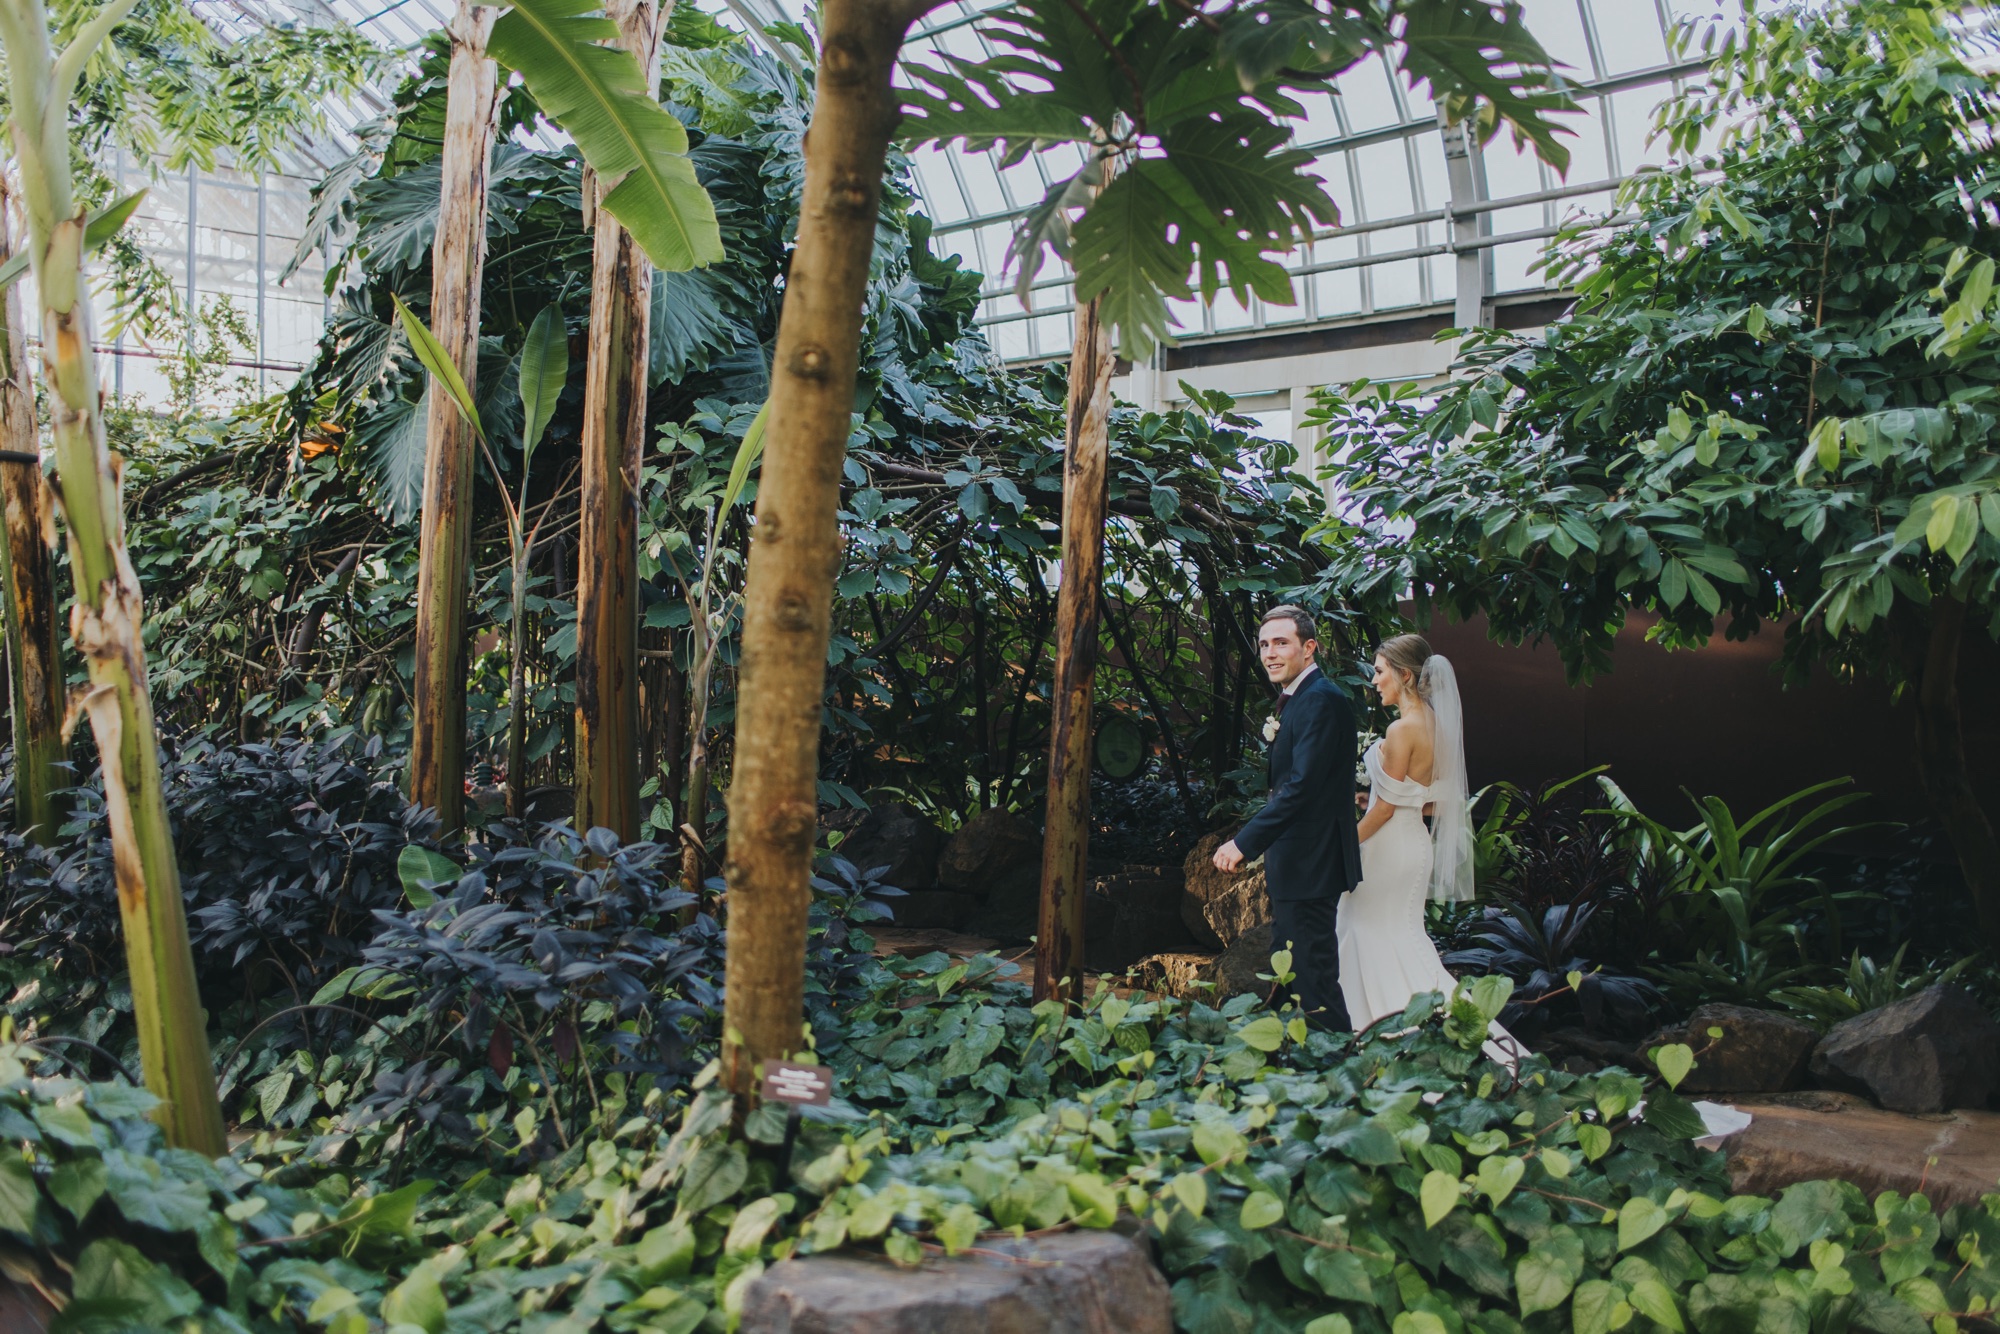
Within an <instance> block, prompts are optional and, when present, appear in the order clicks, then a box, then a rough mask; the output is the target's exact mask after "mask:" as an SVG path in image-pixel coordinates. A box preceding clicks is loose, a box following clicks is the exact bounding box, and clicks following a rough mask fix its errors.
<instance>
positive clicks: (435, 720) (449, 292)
mask: <svg viewBox="0 0 2000 1334" xmlns="http://www.w3.org/2000/svg"><path fill="white" fill-rule="evenodd" d="M498 12H499V11H498V10H495V9H492V8H489V7H486V6H480V7H476V8H475V7H474V6H473V4H472V3H471V0H458V12H457V13H456V14H455V15H454V16H453V18H452V21H451V71H450V74H449V76H448V77H449V83H448V85H447V91H446V101H445V124H444V161H443V164H442V170H443V177H444V184H443V186H442V189H441V193H440V206H439V211H438V227H437V242H436V244H435V246H434V247H433V248H432V250H431V309H430V327H431V332H432V333H433V334H435V335H436V336H437V340H438V342H439V343H441V344H443V345H444V351H445V355H446V356H448V357H450V358H451V361H452V364H453V365H454V366H456V367H457V368H458V373H459V374H460V375H461V376H462V377H464V379H465V387H466V389H467V390H469V391H471V392H473V393H477V392H478V390H477V386H476V384H475V380H476V376H477V373H478V369H479V284H480V280H481V277H482V275H483V273H484V271H485V268H486V173H487V168H488V165H489V163H490V161H491V158H492V155H493V134H494V128H495V125H496V118H497V114H498V111H499V93H498V71H497V69H496V67H495V66H494V64H493V62H492V61H491V60H489V59H487V57H486V42H487V38H488V37H490V36H491V35H492V32H493V21H494V18H495V17H496V16H497V14H498ZM427 401H428V403H429V434H428V437H427V440H428V446H427V450H426V453H425V456H424V511H423V523H422V527H421V529H420V530H419V533H418V550H419V553H420V554H419V559H418V572H417V630H416V635H417V645H416V649H417V669H416V684H415V689H414V701H413V702H414V712H415V720H414V726H413V729H412V731H411V735H410V799H411V800H412V801H414V802H416V803H417V804H418V805H420V806H429V807H432V808H434V809H435V810H436V811H437V813H438V819H439V821H440V822H441V823H442V825H443V827H444V833H445V836H446V837H450V836H451V835H453V834H456V833H458V832H460V831H461V830H462V829H464V827H465V613H466V603H467V601H468V599H469V598H470V597H471V579H472V519H473V515H472V459H473V451H474V449H475V448H476V441H475V439H474V436H473V433H472V425H471V423H470V422H468V421H466V420H465V418H464V417H463V416H461V415H460V414H459V411H458V408H457V407H456V406H455V405H453V403H452V401H451V397H450V396H449V395H448V394H446V393H444V391H442V390H441V389H438V388H437V387H435V386H433V387H432V389H431V391H430V395H429V398H428V400H427ZM495 480H496V481H497V480H498V479H497V478H496V479H495Z"/></svg>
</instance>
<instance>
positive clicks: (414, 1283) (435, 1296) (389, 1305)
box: [382, 1265, 450, 1334]
mask: <svg viewBox="0 0 2000 1334" xmlns="http://www.w3.org/2000/svg"><path fill="white" fill-rule="evenodd" d="M449 1309H450V1308H449V1306H448V1305H447V1304H446V1302H445V1299H444V1289H443V1287H441V1286H440V1285H439V1283H438V1281H437V1276H436V1275H435V1274H433V1273H432V1272H431V1270H430V1267H429V1266H428V1265H418V1266H417V1268H416V1270H415V1272H413V1273H412V1274H411V1275H410V1276H409V1277H408V1278H406V1279H404V1280H403V1281H402V1282H401V1283H398V1284H397V1285H396V1286H395V1287H393V1288H391V1289H389V1291H388V1292H386V1293H384V1294H383V1296H382V1319H383V1320H385V1321H386V1322H388V1323H389V1324H392V1325H415V1326H417V1327H418V1328H419V1329H422V1330H424V1331H425V1334H444V1321H445V1315H446V1313H447V1312H448V1311H449Z"/></svg>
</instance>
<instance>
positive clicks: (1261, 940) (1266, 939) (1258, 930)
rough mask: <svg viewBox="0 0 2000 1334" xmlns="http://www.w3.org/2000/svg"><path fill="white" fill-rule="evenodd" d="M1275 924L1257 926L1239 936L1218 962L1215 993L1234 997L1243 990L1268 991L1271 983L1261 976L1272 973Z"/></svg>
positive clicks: (1217, 957)
mask: <svg viewBox="0 0 2000 1334" xmlns="http://www.w3.org/2000/svg"><path fill="white" fill-rule="evenodd" d="M1271 948H1272V947H1271V924H1270V923H1269V922H1265V923H1263V924H1261V925H1259V926H1253V927H1251V928H1250V929H1249V930H1248V931H1245V932H1244V933H1243V934H1242V935H1240V936H1238V937H1237V938H1236V940H1235V942H1234V943H1233V944H1231V945H1230V947H1229V948H1228V949H1226V950H1224V951H1223V952H1222V953H1221V954H1219V955H1217V956H1216V960H1215V993H1216V995H1218V996H1234V995H1235V994H1236V993H1238V992H1240V991H1255V992H1259V993H1262V992H1266V991H1269V990H1270V989H1271V984H1270V983H1269V982H1266V981H1264V980H1263V979H1261V978H1259V977H1258V976H1257V974H1259V973H1268V972H1270V971H1271Z"/></svg>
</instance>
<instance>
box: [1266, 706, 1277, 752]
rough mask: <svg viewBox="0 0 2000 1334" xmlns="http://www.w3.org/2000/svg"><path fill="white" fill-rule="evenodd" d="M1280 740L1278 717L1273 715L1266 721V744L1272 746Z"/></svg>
mask: <svg viewBox="0 0 2000 1334" xmlns="http://www.w3.org/2000/svg"><path fill="white" fill-rule="evenodd" d="M1277 739H1278V715H1277V714H1275V713H1274V714H1272V715H1271V716H1270V717H1268V718H1266V719H1265V720H1264V744H1265V745H1267V746H1268V745H1270V744H1271V743H1272V742H1273V741H1276V740H1277Z"/></svg>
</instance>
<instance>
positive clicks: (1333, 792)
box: [1214, 605, 1361, 1030]
mask: <svg viewBox="0 0 2000 1334" xmlns="http://www.w3.org/2000/svg"><path fill="white" fill-rule="evenodd" d="M1257 648H1258V652H1259V654H1260V655H1261V656H1262V658H1263V660H1264V671H1265V673H1266V674H1268V675H1269V676H1270V678H1271V684H1272V685H1275V686H1277V687H1278V688H1279V690H1280V691H1281V692H1282V693H1281V694H1279V696H1278V702H1277V734H1276V735H1275V736H1272V735H1271V732H1270V728H1269V727H1268V726H1267V727H1266V729H1265V735H1266V737H1267V738H1269V739H1270V742H1271V753H1270V778H1271V796H1270V799H1269V800H1268V801H1266V802H1265V803H1264V809H1263V810H1261V811H1258V812H1257V814H1256V815H1254V816H1253V817H1251V820H1250V823H1248V824H1246V825H1244V826H1243V828H1242V830H1241V831H1240V832H1238V834H1237V835H1236V837H1235V838H1234V839H1232V840H1231V841H1229V842H1227V843H1224V844H1223V845H1222V846H1221V847H1219V848H1217V849H1216V850H1215V859H1214V860H1215V865H1216V868H1217V869H1218V870H1222V871H1234V870H1236V869H1238V868H1239V867H1241V866H1242V865H1243V863H1244V862H1245V861H1247V860H1253V859H1255V858H1256V857H1258V856H1260V855H1261V856H1262V857H1263V858H1264V885H1265V889H1266V892H1268V893H1269V894H1270V896H1271V942H1272V944H1273V945H1274V946H1275V947H1279V948H1282V947H1283V946H1284V945H1285V944H1286V942H1288V941H1289V942H1290V944H1291V950H1292V971H1293V972H1294V973H1296V974H1298V976H1297V978H1296V979H1295V980H1294V982H1293V983H1292V985H1293V987H1294V989H1295V990H1296V991H1297V992H1298V996H1299V1001H1300V1003H1301V1004H1302V1005H1303V1006H1304V1007H1305V1010H1306V1012H1307V1013H1308V1014H1312V1015H1316V1016H1317V1020H1316V1022H1318V1023H1320V1024H1322V1025H1324V1026H1325V1027H1327V1028H1331V1029H1343V1030H1344V1029H1347V1028H1350V1027H1352V1025H1351V1024H1350V1023H1349V1022H1348V1017H1347V1003H1346V1002H1345V1001H1344V1000H1343V999H1342V997H1341V991H1340V945H1339V942H1338V940H1337V939H1336V937H1335V935H1334V915H1335V912H1336V911H1337V905H1338V904H1339V901H1340V896H1341V895H1342V894H1344V893H1346V892H1347V891H1348V890H1350V889H1353V888H1354V886H1355V885H1356V884H1358V883H1359V882H1360V880H1361V845H1360V843H1359V841H1358V840H1357V839H1356V837H1355V829H1354V746H1355V733H1354V709H1353V707H1352V706H1351V705H1350V704H1349V703H1348V699H1347V695H1346V693H1345V692H1343V691H1342V690H1341V689H1340V687H1339V686H1336V685H1335V684H1334V683H1333V682H1332V681H1329V680H1328V679H1327V677H1326V674H1325V673H1324V672H1322V671H1320V670H1319V667H1318V665H1317V664H1316V663H1315V662H1314V661H1313V656H1314V655H1315V654H1316V653H1318V652H1319V640H1318V638H1317V637H1316V634H1315V631H1314V629H1313V621H1312V616H1311V615H1310V614H1308V613H1307V612H1306V611H1305V610H1304V609H1303V608H1300V607H1294V606H1289V605H1287V606H1280V607H1273V608H1271V610H1269V611H1267V612H1265V613H1264V624H1263V625H1262V626H1261V627H1260V628H1259V629H1258V631H1257Z"/></svg>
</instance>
